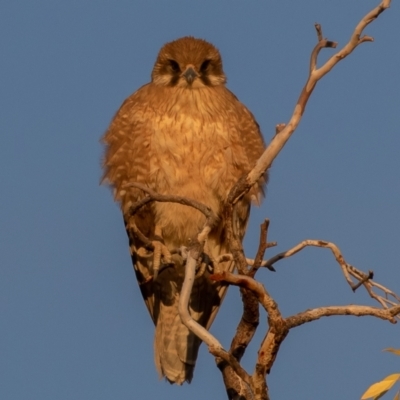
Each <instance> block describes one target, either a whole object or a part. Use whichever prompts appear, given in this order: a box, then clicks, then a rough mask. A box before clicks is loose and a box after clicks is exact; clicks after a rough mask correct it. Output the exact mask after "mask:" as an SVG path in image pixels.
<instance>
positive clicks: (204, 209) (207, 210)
mask: <svg viewBox="0 0 400 400" xmlns="http://www.w3.org/2000/svg"><path fill="white" fill-rule="evenodd" d="M123 187H124V188H126V187H135V188H137V189H140V190H143V191H144V192H145V193H147V194H148V195H149V197H145V198H144V199H141V200H139V201H138V202H136V203H135V204H134V205H132V207H131V214H135V213H136V212H137V210H138V209H139V208H141V207H143V206H144V205H145V204H147V203H149V202H152V201H158V202H162V203H179V204H183V205H185V206H189V207H193V208H195V209H196V210H198V211H200V212H201V213H203V214H204V215H205V216H206V217H207V225H209V226H211V227H213V226H215V225H216V223H217V222H218V221H219V217H218V216H217V215H216V214H215V213H214V212H213V210H212V209H211V207H208V206H206V205H204V204H202V203H200V202H199V201H197V200H193V199H189V198H187V197H183V196H175V195H164V194H159V193H157V192H155V191H154V190H152V189H150V188H148V187H147V186H145V185H143V184H141V183H138V182H130V183H127V184H126V185H124V186H123Z"/></svg>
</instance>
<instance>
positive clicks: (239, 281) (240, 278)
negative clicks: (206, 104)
mask: <svg viewBox="0 0 400 400" xmlns="http://www.w3.org/2000/svg"><path fill="white" fill-rule="evenodd" d="M210 279H212V280H214V281H217V282H221V281H222V282H227V283H230V284H231V285H235V286H240V287H242V288H245V289H248V290H251V291H252V292H253V293H254V294H255V295H256V296H257V298H258V301H259V302H260V303H261V305H262V306H263V307H264V308H265V310H266V311H267V313H268V315H269V317H270V318H272V319H281V318H282V316H281V313H280V311H279V309H278V306H277V304H276V303H275V301H274V299H273V298H272V297H271V296H270V295H269V293H268V292H267V291H266V290H265V287H264V286H263V285H262V284H261V283H260V282H257V281H256V280H255V279H253V278H251V277H249V276H245V275H235V274H232V273H231V272H227V271H224V272H222V273H221V274H214V275H211V276H210Z"/></svg>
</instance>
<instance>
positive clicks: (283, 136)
mask: <svg viewBox="0 0 400 400" xmlns="http://www.w3.org/2000/svg"><path fill="white" fill-rule="evenodd" d="M389 6H390V0H383V1H382V2H381V3H380V4H379V5H378V6H377V7H376V8H374V9H373V10H372V11H371V12H369V13H368V14H367V15H366V16H365V17H364V18H363V19H362V20H361V21H360V23H359V24H358V25H357V26H356V28H355V30H354V32H353V34H352V35H351V37H350V40H349V42H348V43H347V44H346V45H345V46H344V47H343V48H342V49H341V50H339V51H338V52H337V53H336V54H335V55H333V56H332V57H331V58H330V59H329V60H328V61H327V62H326V63H325V64H324V65H323V66H322V67H320V68H319V69H317V68H316V65H317V56H318V53H319V51H320V50H321V49H322V48H324V47H335V42H331V41H328V40H326V39H322V30H321V27H320V26H319V25H317V26H316V29H317V35H318V43H317V45H316V47H315V48H314V50H313V52H312V54H311V56H310V75H309V77H308V80H307V82H306V84H305V85H304V87H303V90H302V92H301V93H300V96H299V99H298V101H297V104H296V106H295V108H294V111H293V114H292V117H291V118H290V120H289V122H288V123H287V124H286V126H285V128H284V129H282V130H281V131H280V132H279V133H277V134H276V135H275V136H274V137H273V139H272V140H271V142H270V144H269V145H268V147H267V148H266V150H265V151H264V153H263V154H262V156H261V157H260V158H259V159H258V160H257V163H256V165H255V167H254V168H253V169H252V170H251V171H250V172H249V173H248V174H247V176H245V177H243V178H242V179H240V180H239V181H238V182H237V184H236V185H235V186H234V187H233V188H232V190H231V192H230V194H229V198H228V202H229V203H230V204H235V203H236V202H237V201H238V200H239V199H240V198H241V197H242V196H243V195H244V194H245V193H247V192H248V191H249V190H250V188H251V187H252V186H253V185H254V184H255V183H256V182H258V180H259V179H260V178H261V177H262V176H263V175H264V173H265V171H267V170H268V168H269V167H270V166H271V165H272V162H273V161H274V160H275V158H276V157H277V155H278V154H279V152H280V151H281V150H282V148H283V146H284V145H285V144H286V142H287V141H288V140H289V138H290V137H291V135H292V134H293V132H294V131H295V130H296V128H297V126H298V125H299V123H300V120H301V117H302V116H303V113H304V111H305V108H306V105H307V102H308V100H309V98H310V96H311V93H312V92H313V90H314V88H315V86H316V84H317V83H318V81H319V80H320V79H321V78H322V77H323V76H325V75H326V74H327V73H328V72H330V71H331V70H332V68H333V67H334V66H335V65H336V64H337V63H338V62H339V61H341V60H343V59H344V58H345V57H347V56H348V55H349V54H350V53H352V52H353V50H354V49H355V48H356V47H357V46H358V45H360V44H361V43H364V42H367V41H372V38H371V37H369V36H361V35H362V32H363V30H364V29H365V27H366V26H367V25H368V24H370V23H371V22H372V21H373V20H374V19H376V18H377V17H378V16H379V15H380V14H381V13H382V12H383V11H384V10H385V9H386V8H388V7H389ZM321 39H322V40H321Z"/></svg>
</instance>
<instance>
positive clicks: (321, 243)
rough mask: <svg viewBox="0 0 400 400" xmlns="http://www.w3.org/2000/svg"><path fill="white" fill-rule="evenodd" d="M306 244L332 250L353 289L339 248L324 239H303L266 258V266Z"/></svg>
mask: <svg viewBox="0 0 400 400" xmlns="http://www.w3.org/2000/svg"><path fill="white" fill-rule="evenodd" d="M308 246H314V247H324V248H328V249H330V250H331V251H332V253H333V255H334V256H335V259H336V261H337V262H338V263H339V265H340V267H341V269H342V272H343V274H344V276H345V278H346V281H347V283H348V284H349V285H350V287H351V288H352V289H353V287H354V286H355V285H354V283H353V281H352V280H351V277H350V274H349V271H348V270H349V264H347V263H346V261H345V259H344V257H343V256H342V253H341V252H340V250H339V248H338V247H337V246H336V245H335V244H334V243H331V242H327V241H325V240H313V239H308V240H303V241H302V242H300V243H299V244H297V245H296V246H294V247H292V248H291V249H289V250H287V251H284V252H282V253H279V254H277V255H276V256H274V257H272V258H270V259H269V260H267V262H266V263H265V266H266V267H268V266H269V265H273V264H275V263H276V262H278V261H279V260H282V259H283V258H288V257H291V256H293V255H294V254H296V253H298V252H299V251H301V250H303V249H304V248H305V247H308Z"/></svg>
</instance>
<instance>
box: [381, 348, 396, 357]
mask: <svg viewBox="0 0 400 400" xmlns="http://www.w3.org/2000/svg"><path fill="white" fill-rule="evenodd" d="M383 351H389V352H390V353H393V354H396V356H400V349H394V348H393V347H389V348H387V349H383Z"/></svg>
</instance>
